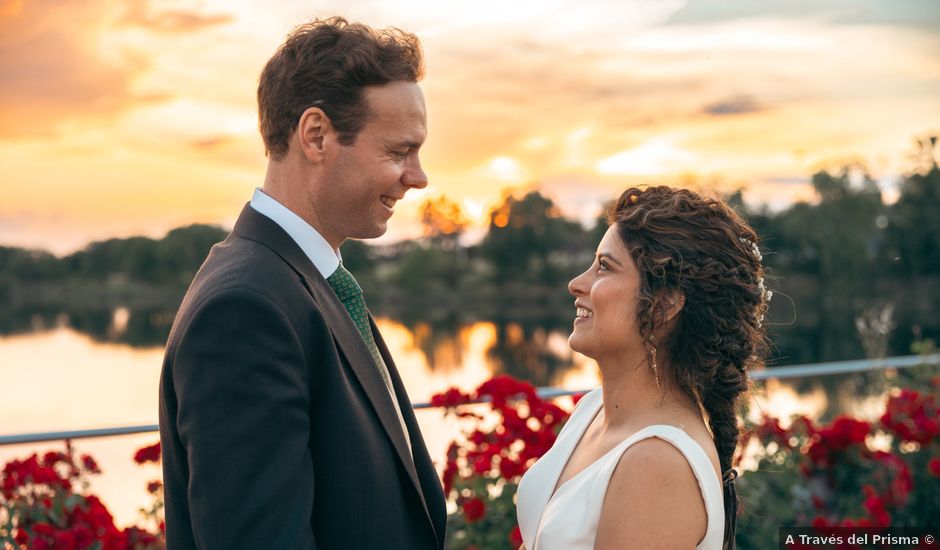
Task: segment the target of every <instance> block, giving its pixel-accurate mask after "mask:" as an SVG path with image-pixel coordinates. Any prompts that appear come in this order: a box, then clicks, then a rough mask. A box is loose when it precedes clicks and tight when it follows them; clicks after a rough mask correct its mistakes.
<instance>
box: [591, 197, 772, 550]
mask: <svg viewBox="0 0 940 550" xmlns="http://www.w3.org/2000/svg"><path fill="white" fill-rule="evenodd" d="M609 223H610V224H611V225H615V226H616V231H617V234H618V236H619V237H620V239H621V240H622V241H623V243H624V244H625V245H626V246H627V248H628V249H629V250H630V254H631V257H632V258H633V261H634V263H635V264H636V267H637V270H638V271H639V273H640V290H639V294H640V295H639V297H638V303H637V323H638V326H639V328H640V335H641V337H642V338H643V339H644V341H645V342H646V343H647V346H648V349H649V351H650V352H651V351H652V346H654V345H655V346H657V347H659V349H660V350H661V351H665V352H666V354H667V355H668V358H669V362H668V365H663V366H661V367H660V368H661V369H664V372H663V375H664V376H665V377H666V380H668V381H670V382H671V383H673V384H674V386H675V387H677V388H678V389H679V390H680V391H683V392H684V393H686V394H687V395H688V396H689V397H691V398H692V399H693V400H694V401H695V402H696V403H698V404H699V406H700V407H701V408H702V409H703V410H704V412H705V413H706V415H707V417H708V425H709V428H710V429H711V433H712V435H713V437H714V441H715V447H716V449H717V450H718V458H719V462H720V464H721V471H722V472H723V482H724V483H723V485H724V504H725V535H724V541H725V542H724V544H725V547H726V548H734V531H735V519H736V516H737V506H738V502H737V495H736V494H735V492H734V482H733V477H734V476H735V475H736V473H734V472H733V470H732V469H731V465H732V459H733V455H734V452H735V448H736V447H737V445H738V439H739V432H738V421H737V416H736V409H737V407H738V398H739V396H740V395H741V393H743V392H744V391H746V390H747V388H748V375H747V371H748V370H750V369H753V368H757V367H760V366H763V364H764V357H765V356H766V354H767V350H768V339H767V333H766V330H765V329H764V328H763V327H762V326H761V322H762V320H763V316H764V313H765V312H766V310H767V305H768V304H767V300H768V299H769V297H770V293H769V292H767V291H766V289H765V287H764V279H763V276H764V271H763V268H762V266H761V261H760V260H761V258H760V252H759V249H758V248H757V234H756V233H755V232H754V230H753V229H751V228H750V227H749V226H748V225H747V222H745V221H744V220H743V219H742V218H741V217H740V216H739V215H738V214H737V213H735V212H734V211H733V210H731V209H730V208H729V207H728V206H727V205H726V204H724V203H723V202H722V201H720V200H717V199H711V198H705V197H702V196H700V195H698V194H696V193H694V192H692V191H689V190H686V189H674V188H670V187H665V186H659V187H648V188H644V189H640V188H631V189H627V190H626V191H624V192H623V194H622V195H621V196H620V198H619V199H618V200H617V202H616V203H615V204H614V205H613V207H612V209H611V211H610V215H609ZM675 292H678V293H681V295H682V296H683V297H684V298H685V303H684V305H683V307H682V309H681V311H680V312H679V313H678V315H676V317H675V318H674V320H673V323H674V324H673V325H672V327H673V328H672V330H671V331H669V333H668V334H661V332H662V329H663V327H664V325H665V320H666V315H667V300H664V299H663V298H664V297H665V295H667V294H668V293H675ZM654 333H655V339H654Z"/></svg>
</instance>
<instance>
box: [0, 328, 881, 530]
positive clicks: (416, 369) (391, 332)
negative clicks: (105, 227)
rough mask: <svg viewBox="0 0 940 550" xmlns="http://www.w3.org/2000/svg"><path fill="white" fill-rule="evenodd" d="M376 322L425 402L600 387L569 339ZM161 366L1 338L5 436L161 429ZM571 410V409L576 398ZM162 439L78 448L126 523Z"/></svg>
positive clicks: (150, 353) (0, 424)
mask: <svg viewBox="0 0 940 550" xmlns="http://www.w3.org/2000/svg"><path fill="white" fill-rule="evenodd" d="M114 317H115V318H114V324H115V325H116V330H120V325H121V324H122V323H126V322H127V319H126V318H124V317H126V315H125V314H124V313H122V312H121V311H120V310H119V311H117V312H115V316H114ZM378 325H379V327H380V330H381V331H382V334H383V336H384V337H385V339H386V342H387V343H388V345H389V349H390V350H391V353H392V355H393V356H394V357H395V361H396V364H397V365H398V368H399V370H400V372H401V375H402V378H403V380H404V383H405V386H406V387H407V388H408V392H409V395H410V396H411V399H412V400H413V401H415V402H426V401H428V400H429V398H430V396H431V395H432V394H434V393H437V392H440V391H443V390H445V389H447V388H449V387H452V386H457V387H459V388H461V389H463V390H465V391H467V390H472V389H474V388H475V387H476V386H477V385H479V384H480V383H481V382H483V381H484V380H486V379H488V378H490V377H491V376H492V375H493V374H494V373H497V372H509V373H510V374H513V375H515V376H517V377H522V378H526V379H528V380H530V381H532V382H533V383H535V384H536V385H540V386H544V385H552V386H560V387H564V388H568V389H587V388H593V387H595V386H597V385H598V384H599V377H598V373H597V369H596V365H595V364H594V362H593V361H591V360H589V359H587V358H585V357H583V356H581V355H580V354H576V353H572V352H571V351H570V350H569V349H568V347H567V334H565V333H563V332H561V331H554V332H551V331H549V332H546V331H537V330H536V331H534V332H533V331H527V330H525V329H524V328H522V327H519V326H515V325H508V326H505V325H503V326H499V325H497V324H494V323H488V322H480V323H475V324H471V325H467V326H463V327H459V328H457V329H456V330H452V331H448V332H447V333H445V334H440V333H438V334H435V333H434V331H433V329H431V328H430V327H427V326H423V325H419V326H417V327H414V328H411V329H409V328H407V327H405V326H404V325H402V324H401V323H399V322H396V321H393V320H389V319H379V320H378ZM162 359H163V349H162V347H132V346H130V345H127V344H118V343H108V342H101V341H99V340H95V339H94V338H93V337H91V336H89V335H86V334H84V333H80V332H77V331H76V330H74V329H73V328H70V327H68V326H65V325H62V326H59V327H56V328H47V329H44V330H41V331H37V332H30V333H25V334H20V335H11V336H4V337H0V387H2V391H3V400H2V402H0V435H10V434H19V433H32V432H45V431H62V430H80V429H91V428H104V427H119V426H132V425H141V424H155V423H156V422H157V390H158V381H159V376H160V366H161V363H162ZM804 386H805V384H804ZM831 394H832V392H831V391H827V390H826V389H825V388H823V387H820V386H818V385H815V386H812V385H811V386H810V387H802V388H801V390H800V391H797V390H796V389H794V387H793V386H790V385H785V384H781V383H777V382H773V381H770V382H768V383H767V384H766V386H765V387H764V388H763V389H762V390H761V391H758V392H755V393H754V395H753V396H752V405H753V406H752V411H753V412H755V413H757V412H759V411H763V412H767V413H770V414H773V415H776V416H781V417H787V416H789V415H790V414H793V413H802V414H807V415H809V416H811V417H816V416H817V415H819V414H820V413H821V412H822V411H823V410H825V409H826V408H827V407H828V406H829V405H830V401H831V400H832V399H833V397H831ZM879 403H880V400H879V399H871V400H855V401H852V402H851V406H852V408H853V409H856V411H855V412H861V413H862V414H863V415H865V416H869V417H871V416H874V415H877V414H879V410H878V407H879ZM561 405H562V406H565V407H568V406H569V405H570V401H567V400H565V401H564V402H562V403H561ZM418 420H419V422H420V424H421V427H422V431H423V433H424V436H425V439H426V440H427V442H428V447H429V450H430V452H431V456H432V458H433V459H435V461H436V462H442V461H443V456H444V453H445V449H446V447H447V445H448V444H449V443H450V441H451V440H452V439H453V437H454V436H455V435H456V434H457V433H458V431H459V425H458V424H457V422H456V421H454V420H451V419H444V418H443V415H442V414H441V411H439V410H433V409H432V410H422V411H419V412H418ZM157 439H158V436H157V434H156V433H152V434H141V435H133V436H120V437H110V438H99V439H84V440H76V441H75V442H74V446H75V448H76V450H77V451H78V452H79V453H89V454H91V455H92V456H94V457H95V458H96V459H97V460H98V462H99V464H100V466H101V467H102V470H103V471H104V473H103V474H102V475H100V476H97V477H96V478H94V479H93V480H92V485H91V490H92V491H93V492H95V493H97V494H99V495H100V496H101V497H102V499H103V501H104V502H105V503H106V504H107V505H108V506H109V508H110V509H111V511H112V513H113V514H114V516H115V518H116V520H117V522H118V523H119V524H121V525H127V524H130V523H133V522H135V520H136V519H137V517H138V516H137V514H138V512H137V510H138V509H139V508H140V507H141V506H144V505H147V504H148V503H149V502H150V496H149V495H148V494H147V493H146V490H145V486H146V483H147V482H148V481H150V480H154V479H159V478H160V470H159V467H157V466H154V465H147V466H138V465H137V464H135V463H134V462H133V460H132V456H133V453H134V451H135V450H136V449H138V448H140V447H142V446H145V445H149V444H152V443H154V442H156V441H157ZM61 448H62V444H61V443H55V442H49V443H40V444H30V445H15V446H3V447H0V465H2V464H5V463H6V462H7V461H8V460H10V459H12V458H25V457H26V456H28V455H29V454H32V453H33V452H44V451H46V450H52V449H61Z"/></svg>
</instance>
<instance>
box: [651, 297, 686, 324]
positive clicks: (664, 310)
mask: <svg viewBox="0 0 940 550" xmlns="http://www.w3.org/2000/svg"><path fill="white" fill-rule="evenodd" d="M683 307H685V294H683V293H682V292H680V291H679V290H678V289H669V290H663V291H661V292H660V293H659V296H658V297H657V298H656V306H655V311H656V315H655V318H656V320H657V321H658V322H657V324H658V325H659V326H661V327H664V326H667V325H669V324H670V323H672V321H673V319H675V318H676V316H677V315H679V312H680V311H682V308H683Z"/></svg>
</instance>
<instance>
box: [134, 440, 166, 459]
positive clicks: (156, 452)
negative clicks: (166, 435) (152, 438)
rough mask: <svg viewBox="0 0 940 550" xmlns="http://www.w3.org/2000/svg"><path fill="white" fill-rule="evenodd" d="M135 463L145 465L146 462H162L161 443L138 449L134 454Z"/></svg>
mask: <svg viewBox="0 0 940 550" xmlns="http://www.w3.org/2000/svg"><path fill="white" fill-rule="evenodd" d="M134 462H136V463H138V464H144V463H145V462H160V442H159V441H158V442H156V443H155V444H153V445H151V446H149V447H144V448H142V449H138V450H137V453H136V454H134Z"/></svg>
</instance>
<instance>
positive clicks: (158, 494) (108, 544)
mask: <svg viewBox="0 0 940 550" xmlns="http://www.w3.org/2000/svg"><path fill="white" fill-rule="evenodd" d="M158 452H159V451H158ZM149 456H153V455H152V452H151V455H149ZM157 460H159V457H157ZM100 473H101V469H100V468H99V467H98V464H97V463H96V462H95V460H94V459H93V458H92V457H91V456H89V455H81V456H76V454H75V450H74V448H73V447H72V445H71V442H69V441H66V442H65V450H64V451H49V452H47V453H45V454H44V455H42V456H39V455H38V454H33V455H31V456H29V457H27V458H26V459H24V460H12V461H10V462H9V463H7V464H6V466H4V468H3V471H2V473H0V548H3V549H29V550H46V549H55V550H60V549H62V550H86V549H92V550H157V549H159V548H163V547H164V546H165V544H164V537H163V523H162V519H160V517H161V516H162V487H157V486H154V487H153V490H152V491H151V493H152V494H154V505H153V507H152V508H151V509H150V510H147V511H145V514H144V515H145V518H144V519H145V523H149V524H150V525H149V526H146V527H145V526H140V525H138V526H132V527H127V528H125V529H120V528H118V527H117V526H116V525H115V524H114V518H113V517H112V516H111V513H110V512H109V511H108V508H107V507H106V506H105V505H104V503H103V502H101V499H99V498H98V497H97V496H95V495H93V494H90V493H89V492H88V485H89V484H88V480H89V477H90V476H92V475H97V474H100Z"/></svg>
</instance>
